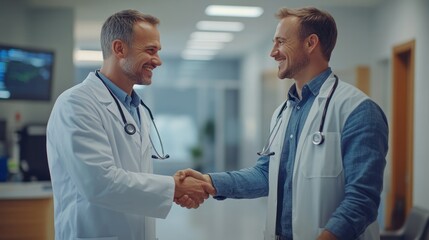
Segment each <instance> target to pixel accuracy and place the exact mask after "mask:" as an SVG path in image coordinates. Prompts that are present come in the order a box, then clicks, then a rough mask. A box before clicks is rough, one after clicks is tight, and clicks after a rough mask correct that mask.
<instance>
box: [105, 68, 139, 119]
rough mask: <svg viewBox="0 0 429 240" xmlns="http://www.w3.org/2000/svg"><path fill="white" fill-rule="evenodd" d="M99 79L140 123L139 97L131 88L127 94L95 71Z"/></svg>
mask: <svg viewBox="0 0 429 240" xmlns="http://www.w3.org/2000/svg"><path fill="white" fill-rule="evenodd" d="M97 73H98V75H99V76H100V78H101V80H102V81H103V82H104V83H105V84H106V86H107V87H108V88H109V89H110V91H111V92H112V93H113V95H115V97H116V98H117V99H119V101H120V102H121V103H122V104H123V105H124V106H125V108H126V109H127V111H128V112H129V113H130V114H131V116H133V118H134V120H135V121H136V123H137V124H138V125H140V112H139V111H138V108H139V105H140V97H139V96H138V95H137V93H136V92H135V91H134V90H133V91H132V93H131V96H130V95H128V94H127V93H126V92H125V91H124V90H122V89H120V88H119V87H118V86H116V85H115V84H114V83H113V82H112V81H110V79H108V78H107V77H106V76H104V74H102V73H101V72H99V71H98V72H97Z"/></svg>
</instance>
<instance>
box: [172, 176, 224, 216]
mask: <svg viewBox="0 0 429 240" xmlns="http://www.w3.org/2000/svg"><path fill="white" fill-rule="evenodd" d="M174 179H175V181H176V189H177V186H178V184H177V181H179V184H180V183H185V182H188V183H192V184H191V185H192V186H193V187H197V189H192V190H198V191H197V194H192V191H191V192H190V193H189V194H187V193H184V194H182V192H178V194H177V196H176V194H175V196H174V202H175V203H176V204H178V205H180V206H182V207H186V208H198V207H199V205H200V204H201V203H203V202H204V200H205V199H207V198H208V196H209V194H210V195H212V196H214V195H215V194H216V190H215V189H214V187H213V184H212V181H211V178H210V176H209V175H207V174H205V175H203V174H202V173H200V172H198V171H195V170H193V169H189V168H188V169H186V170H180V171H177V173H176V174H175V175H174ZM198 184H200V188H199V187H198V186H196V185H198ZM201 189H203V191H204V193H202V192H201Z"/></svg>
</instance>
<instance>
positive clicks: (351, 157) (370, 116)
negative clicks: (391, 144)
mask: <svg viewBox="0 0 429 240" xmlns="http://www.w3.org/2000/svg"><path fill="white" fill-rule="evenodd" d="M327 71H329V72H331V70H330V69H328V70H327ZM325 74H327V72H324V73H322V74H321V75H320V76H318V77H316V78H315V79H314V80H316V81H314V82H312V81H310V82H309V83H308V84H307V85H306V86H307V87H304V88H303V95H304V94H305V95H306V96H304V97H303V99H304V98H307V99H306V100H302V101H304V102H302V101H301V102H302V104H303V105H300V103H298V102H296V103H295V104H294V106H295V108H296V107H297V106H301V107H300V108H301V112H300V114H298V115H296V112H297V111H296V109H294V112H295V114H294V113H293V114H292V115H295V116H291V119H290V121H289V126H288V128H287V131H288V132H287V133H289V134H286V135H285V138H288V137H290V135H291V134H294V137H293V138H292V141H290V138H289V139H288V142H289V143H292V144H293V145H294V146H292V145H291V146H284V147H283V152H282V154H288V155H289V156H287V155H285V159H287V160H286V162H285V161H283V159H282V162H283V166H282V168H283V170H280V171H281V172H283V173H285V174H279V178H281V177H283V178H285V179H284V180H285V184H284V185H282V186H281V187H284V188H283V192H281V190H282V188H281V187H280V189H278V191H279V196H280V197H282V198H283V206H282V207H281V208H282V209H280V208H278V210H280V211H281V212H282V214H281V216H282V220H281V221H280V222H277V226H278V227H279V228H280V229H277V230H276V233H277V234H278V233H281V234H287V233H288V232H292V226H291V224H290V221H291V220H290V219H289V220H288V218H290V217H291V214H290V212H291V210H292V202H291V196H290V195H291V193H290V189H289V188H291V186H290V182H291V181H290V179H289V180H286V179H287V178H288V176H291V174H292V170H291V169H293V168H292V167H293V161H294V160H292V161H290V159H294V158H295V151H296V144H297V143H298V141H299V139H298V138H296V136H299V133H300V131H301V130H302V124H303V123H304V122H305V120H306V117H307V114H308V109H306V108H305V106H307V105H309V106H311V103H312V101H314V94H315V93H316V95H317V94H318V92H319V90H320V86H321V85H322V84H323V83H324V81H325V80H326V77H327V75H325ZM322 75H323V76H324V77H322ZM293 88H294V86H293V87H292V88H291V89H293ZM304 89H306V90H304ZM304 92H306V93H304ZM310 102H311V103H310ZM302 107H304V109H302ZM305 111H307V112H306V113H305ZM298 112H299V111H298ZM295 121H299V122H301V123H300V124H301V126H300V124H297V125H295V124H296V122H295ZM292 126H293V127H292ZM356 132H360V133H361V134H360V135H358V136H356ZM375 132H377V133H381V134H382V135H379V134H374V133H375ZM387 139H388V125H387V119H386V116H385V115H384V113H383V111H382V110H381V109H380V107H379V106H378V105H377V104H376V103H374V102H373V101H372V100H370V99H368V100H365V101H363V102H362V103H361V104H359V106H357V107H356V108H355V109H354V110H353V112H352V113H351V114H350V115H349V117H348V119H347V121H346V123H345V125H344V128H343V130H342V134H341V151H342V155H343V167H344V172H345V180H346V185H345V189H344V191H345V192H346V193H347V196H348V197H347V199H346V200H345V201H343V202H342V203H341V205H340V206H338V208H337V210H336V211H335V212H334V213H333V215H332V217H331V219H330V220H329V222H328V223H327V225H326V226H325V228H326V229H327V230H329V231H330V232H332V233H334V234H335V235H336V236H338V237H339V238H340V239H352V238H356V237H358V236H359V235H360V234H362V232H363V231H364V230H365V228H366V227H367V226H368V224H370V223H372V222H373V221H375V220H376V218H377V210H378V206H379V203H380V194H379V193H381V190H382V185H383V169H384V167H385V164H386V162H385V159H384V157H385V155H386V153H387V149H388V146H387ZM285 144H286V143H285ZM367 146H378V147H379V152H376V153H374V152H373V151H367ZM258 150H259V149H255V155H256V152H257V151H258ZM276 154H277V153H276ZM285 163H286V164H285ZM285 168H286V169H285ZM289 169H290V170H289ZM268 173H269V157H266V156H264V157H260V158H258V160H257V162H256V165H255V166H253V167H250V168H246V169H242V170H239V171H231V172H223V173H210V174H209V175H210V177H211V178H212V181H213V185H214V186H215V188H216V191H217V196H216V197H215V198H216V199H219V200H222V199H225V198H236V199H242V198H258V197H263V196H267V195H268V188H269V182H268ZM362 175H365V176H375V177H374V179H373V178H372V177H369V179H365V182H368V183H371V184H367V185H365V186H362V187H364V188H365V189H366V192H368V193H378V194H367V195H365V197H366V199H361V198H362V195H361V194H358V193H355V192H354V191H355V190H354V188H353V187H351V188H348V185H347V183H350V184H353V183H354V182H356V181H357V180H358V178H359V177H361V176H362ZM380 175H381V176H380ZM281 181H283V180H281ZM287 194H289V195H288V196H286V195H287ZM285 196H286V197H285ZM357 197H359V198H360V199H359V202H365V203H366V205H367V206H368V209H370V210H366V209H365V210H362V211H361V209H359V210H358V211H354V212H353V215H351V214H349V213H350V211H349V209H350V208H353V207H354V202H355V198H357ZM297 214H299V213H297ZM277 215H279V214H277ZM283 218H284V219H283ZM288 222H289V223H288Z"/></svg>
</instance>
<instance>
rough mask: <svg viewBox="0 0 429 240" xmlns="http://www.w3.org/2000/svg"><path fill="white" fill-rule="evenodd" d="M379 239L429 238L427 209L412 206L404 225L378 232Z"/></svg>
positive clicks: (419, 239)
mask: <svg viewBox="0 0 429 240" xmlns="http://www.w3.org/2000/svg"><path fill="white" fill-rule="evenodd" d="M380 240H429V210H426V209H423V208H420V207H416V206H414V207H413V208H412V209H411V212H410V213H409V214H408V216H407V219H406V220H405V223H404V225H403V226H402V227H401V228H400V229H398V230H396V231H384V232H381V233H380Z"/></svg>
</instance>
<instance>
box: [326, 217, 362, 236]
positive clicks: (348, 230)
mask: <svg viewBox="0 0 429 240" xmlns="http://www.w3.org/2000/svg"><path fill="white" fill-rule="evenodd" d="M325 229H326V230H328V231H329V232H331V233H332V234H334V235H335V236H336V237H337V238H338V239H351V237H352V236H353V239H354V238H355V237H357V236H356V233H355V229H354V228H353V226H352V225H350V224H349V223H347V222H346V223H345V222H344V220H340V219H337V218H331V219H330V220H329V221H328V224H326V226H325Z"/></svg>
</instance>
